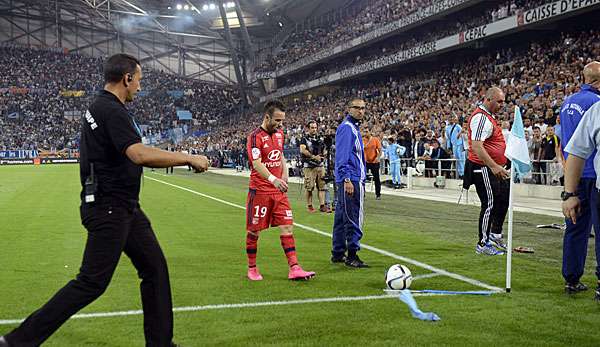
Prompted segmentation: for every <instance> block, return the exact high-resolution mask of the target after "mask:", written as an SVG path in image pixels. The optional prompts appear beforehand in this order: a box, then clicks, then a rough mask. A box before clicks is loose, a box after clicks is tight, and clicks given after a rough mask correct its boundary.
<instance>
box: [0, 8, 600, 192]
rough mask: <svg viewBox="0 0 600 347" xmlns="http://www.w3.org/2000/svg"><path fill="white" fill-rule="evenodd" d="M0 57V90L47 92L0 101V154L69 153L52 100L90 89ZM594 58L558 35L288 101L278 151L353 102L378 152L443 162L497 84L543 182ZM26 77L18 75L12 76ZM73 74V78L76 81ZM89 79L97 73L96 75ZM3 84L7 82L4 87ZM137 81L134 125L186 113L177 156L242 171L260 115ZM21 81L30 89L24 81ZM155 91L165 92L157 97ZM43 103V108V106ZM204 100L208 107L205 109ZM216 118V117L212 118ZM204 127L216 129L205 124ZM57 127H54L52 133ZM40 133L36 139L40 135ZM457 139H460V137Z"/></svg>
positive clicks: (222, 93) (326, 128) (206, 95)
mask: <svg viewBox="0 0 600 347" xmlns="http://www.w3.org/2000/svg"><path fill="white" fill-rule="evenodd" d="M528 3H529V4H531V2H528ZM503 11H504V10H503ZM500 15H501V16H503V15H505V13H503V14H500ZM25 51H27V49H25ZM0 52H1V53H2V54H0V73H1V76H2V77H1V78H2V80H1V81H2V84H1V85H0V88H3V87H7V86H13V85H15V84H10V83H11V81H12V83H14V81H17V80H18V81H19V82H18V83H19V84H17V85H16V86H19V87H27V86H28V88H47V89H49V90H54V91H55V93H54V94H44V93H43V92H39V93H28V94H6V92H2V93H0V114H1V115H6V114H8V113H10V112H11V110H12V111H14V110H15V109H18V110H21V113H22V114H23V116H22V117H21V118H20V119H19V120H18V121H17V122H16V123H15V121H14V120H11V119H9V118H7V117H6V116H3V117H0V129H1V130H0V149H2V148H3V147H4V148H6V147H14V146H15V144H17V145H19V144H25V145H27V144H35V145H36V146H38V147H39V146H46V145H48V146H52V145H55V144H56V143H60V144H61V145H62V146H67V145H69V144H71V145H73V142H74V137H72V136H73V135H74V134H75V133H76V132H77V128H78V121H79V120H78V119H76V120H75V121H74V122H75V123H70V121H69V120H68V119H66V118H64V117H63V113H62V112H63V111H64V109H65V108H66V109H71V108H77V107H79V106H81V102H80V100H82V99H81V98H65V97H60V96H59V94H57V93H56V90H57V89H61V88H67V87H69V88H72V87H73V85H75V84H74V83H81V84H78V85H77V86H85V85H86V84H87V85H88V86H91V87H95V86H94V85H93V84H92V83H91V82H90V81H87V82H86V81H82V82H77V81H76V82H72V81H69V80H68V79H65V80H62V79H59V80H58V81H59V82H56V81H51V80H50V79H35V78H33V76H35V75H36V73H30V74H29V75H27V76H32V77H22V78H21V79H19V78H18V76H16V74H15V73H14V72H13V70H11V69H10V68H9V67H7V64H6V63H4V62H6V61H10V59H14V58H11V57H10V55H11V54H13V53H10V52H7V51H6V50H2V49H0ZM22 54H29V56H28V59H30V60H31V59H33V60H34V62H35V59H40V60H44V59H45V58H44V57H43V55H44V54H49V55H55V54H56V55H57V57H56V59H55V60H57V61H59V60H60V59H59V57H60V54H63V55H64V53H57V52H41V53H37V54H38V55H37V56H38V57H41V58H34V57H35V56H36V55H35V54H36V53H35V52H22ZM6 56H9V57H6ZM65 56H68V55H65ZM599 56H600V31H599V30H588V31H579V32H575V33H562V34H557V35H556V36H555V38H554V39H551V40H543V41H540V42H533V43H530V44H529V45H528V46H527V48H521V47H515V48H514V49H506V48H499V49H496V50H494V49H490V50H487V51H484V53H482V54H481V55H479V56H478V57H477V58H476V59H475V60H468V61H467V60H465V61H460V62H455V61H449V62H448V63H447V64H446V65H439V66H422V68H421V69H419V70H417V71H418V72H410V73H403V74H401V75H400V74H399V76H394V75H393V74H392V75H391V76H390V77H388V78H386V79H384V80H381V79H378V80H368V79H362V80H361V81H349V82H347V83H346V85H341V86H338V87H337V88H333V89H330V90H329V91H327V92H326V94H321V95H318V94H317V95H313V96H312V97H311V98H306V97H303V98H298V99H294V101H293V102H291V103H290V104H288V110H287V115H286V120H285V122H284V125H285V132H286V148H287V149H288V150H290V149H291V150H294V149H297V147H298V144H299V141H300V139H301V137H302V136H303V135H304V132H305V126H306V123H307V121H308V120H316V121H317V122H318V123H319V126H320V131H321V134H326V133H327V134H331V133H332V132H333V130H334V129H335V128H336V127H337V125H338V124H339V122H340V121H341V120H342V119H343V118H344V117H345V113H346V105H347V102H348V101H349V100H350V99H351V98H352V97H356V96H358V97H361V98H364V99H365V100H366V101H367V112H366V115H367V118H366V120H365V123H366V125H368V126H369V127H370V128H371V131H372V133H373V134H374V135H375V136H378V137H379V138H380V139H381V140H382V143H383V144H384V145H385V144H386V143H387V141H388V139H389V138H390V137H393V138H394V139H395V140H396V141H397V142H398V143H399V144H400V145H402V146H404V147H406V149H407V151H406V153H405V155H404V156H405V157H406V158H423V157H427V156H428V155H429V158H431V159H434V157H437V158H442V157H451V155H452V153H449V152H445V154H444V149H445V148H447V146H446V139H445V135H446V132H445V131H444V130H445V128H446V127H447V126H448V124H449V120H450V119H451V118H453V117H456V118H457V119H458V121H459V124H460V125H463V126H464V124H463V122H464V121H465V120H466V119H467V118H468V116H469V115H470V113H471V112H472V110H473V109H474V108H475V105H476V104H477V103H478V102H479V101H481V100H482V94H483V92H484V91H485V90H486V89H487V88H488V87H489V86H491V85H498V86H499V87H501V88H502V89H503V90H504V91H505V93H506V96H507V107H506V108H505V109H504V110H503V111H502V112H501V113H500V115H499V116H500V119H501V121H502V125H503V128H504V129H505V131H508V130H509V129H510V122H509V121H510V120H511V119H512V114H513V111H514V105H518V106H519V107H520V108H521V112H522V114H523V117H524V122H525V127H526V130H527V139H528V143H529V147H530V154H531V158H532V159H533V160H534V170H536V171H538V172H540V171H545V172H547V173H549V174H550V173H551V172H550V171H551V167H550V166H551V165H542V163H540V162H539V161H540V160H543V161H550V162H556V163H557V164H560V158H559V157H557V153H556V151H553V150H552V149H551V148H549V147H548V146H547V145H546V144H547V143H548V141H549V139H550V138H551V137H553V136H554V135H553V134H554V133H555V134H556V135H557V137H558V138H560V120H559V117H558V115H559V112H560V106H561V104H562V102H563V101H564V98H565V97H566V96H567V95H570V94H572V93H574V92H576V91H577V90H578V88H579V86H580V85H581V83H582V82H583V81H582V80H581V77H580V72H581V70H582V68H583V66H584V65H585V64H586V63H587V62H589V61H590V60H593V59H597V57H599ZM32 57H33V58H32ZM68 59H74V60H77V59H82V60H83V61H85V63H82V64H87V65H86V66H87V67H88V68H90V69H91V70H94V68H92V67H95V65H94V64H95V63H93V62H89V61H87V60H85V59H83V58H76V57H69V58H68ZM90 59H91V58H90ZM30 60H27V61H30ZM40 63H42V62H40ZM97 63H98V62H96V64H97ZM10 64H12V65H15V66H16V65H18V64H24V63H23V62H22V61H21V62H19V58H16V60H12V62H10ZM46 64H52V60H50V63H48V62H46ZM56 64H58V65H60V63H56ZM53 68H60V67H57V66H52V65H48V66H45V69H53ZM63 68H64V70H59V71H65V73H66V71H67V69H69V67H63ZM98 68H99V67H98ZM31 69H32V70H36V69H37V68H35V64H32V67H31ZM25 70H26V69H25V68H21V69H20V70H18V71H21V72H24V71H25ZM74 70H75V69H73V71H72V72H75V71H74ZM41 73H42V72H41V71H38V72H37V74H41ZM95 73H96V74H98V72H97V71H96V72H95ZM9 75H10V76H12V77H8V78H7V77H6V76H9ZM91 76H94V75H92V74H91V75H90V77H89V78H92V77H91ZM145 76H146V77H145V78H144V81H143V83H144V84H143V87H144V89H150V90H152V92H149V93H148V95H146V96H145V97H144V99H142V98H140V99H139V100H138V101H137V102H136V103H135V105H132V106H133V107H132V110H134V112H135V114H136V117H137V118H138V119H141V120H142V121H141V122H140V123H142V124H144V123H145V124H147V125H150V127H151V128H152V127H155V128H156V129H162V128H163V127H166V126H168V125H169V124H171V123H172V121H173V118H172V117H173V115H172V114H173V112H174V110H175V107H178V105H184V106H185V107H187V108H189V109H190V110H194V111H193V113H194V117H195V118H196V117H197V119H198V120H199V121H200V123H201V124H202V125H203V126H206V128H205V129H206V130H209V131H210V132H209V133H208V135H203V136H197V137H194V136H192V137H188V138H187V139H185V141H184V142H182V143H180V144H179V146H180V147H179V148H180V149H185V150H186V151H188V152H191V153H206V154H209V155H211V159H213V164H214V165H216V166H221V165H224V164H227V163H232V162H233V163H235V164H236V165H245V163H246V160H247V159H246V155H245V150H246V140H245V139H246V136H247V135H248V133H249V132H250V131H251V130H252V129H254V128H256V127H258V126H259V125H260V123H261V121H262V115H261V114H253V115H250V116H242V117H240V116H238V117H236V118H235V120H231V119H227V118H223V117H221V116H220V115H221V111H219V110H221V109H219V108H218V107H220V106H222V107H225V108H226V107H232V106H233V105H235V104H236V99H237V97H236V94H235V92H234V91H233V90H231V89H228V88H225V87H217V86H215V85H207V84H205V83H202V82H197V81H188V80H184V79H176V78H174V77H173V76H169V75H165V74H161V73H158V72H151V71H149V72H147V73H146V75H145ZM28 78H31V80H29V81H28V80H27V79H28ZM97 78H100V77H97ZM99 80H101V78H100V79H99ZM53 83H56V84H53ZM61 83H64V84H62V85H61ZM50 87H53V88H54V89H52V88H50ZM161 88H162V89H161ZM170 88H178V89H186V88H188V89H192V90H194V92H195V93H196V94H195V95H187V96H185V97H184V98H183V99H177V98H173V97H171V96H169V94H167V93H166V90H170ZM160 90H163V91H165V92H164V93H161V92H159V91H160ZM49 95H51V96H49ZM45 97H46V98H48V100H50V101H47V100H44V98H45ZM161 98H164V99H161ZM188 98H189V99H188ZM211 98H214V101H211V100H212V99H211ZM207 100H209V101H207ZM211 107H212V109H211ZM84 109H85V107H84V106H83V110H84ZM215 109H216V110H217V112H214V110H215ZM223 112H224V111H223ZM213 118H214V119H215V120H216V121H215V122H212V121H211V122H209V121H208V120H210V119H213ZM25 120H27V121H25ZM56 124H59V126H55V125H56ZM39 129H45V130H44V131H43V132H42V131H40V130H39ZM463 131H466V128H464V129H463ZM544 139H546V141H545V142H544ZM44 141H46V142H48V143H45V142H44ZM24 147H26V146H24ZM439 148H441V149H442V150H440V149H439ZM536 163H537V164H536ZM557 166H560V165H557ZM554 169H556V168H554ZM554 169H553V170H554ZM558 171H559V170H558ZM553 176H556V175H553ZM555 178H556V177H554V178H553V179H550V180H543V179H541V176H538V177H533V178H530V179H531V180H532V181H534V182H536V183H552V181H555V180H556V179H555Z"/></svg>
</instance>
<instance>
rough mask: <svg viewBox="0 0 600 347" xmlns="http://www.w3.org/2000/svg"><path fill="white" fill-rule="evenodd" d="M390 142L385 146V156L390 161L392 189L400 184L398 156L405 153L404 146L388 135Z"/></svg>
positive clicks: (397, 187)
mask: <svg viewBox="0 0 600 347" xmlns="http://www.w3.org/2000/svg"><path fill="white" fill-rule="evenodd" d="M389 141H390V144H389V145H388V146H387V147H386V148H385V157H386V158H387V159H388V160H389V161H390V176H392V184H393V185H394V189H399V188H400V184H401V183H402V182H401V181H400V175H401V174H400V157H401V156H403V155H404V153H406V147H404V146H400V145H399V144H397V143H396V139H394V138H393V137H390V139H389Z"/></svg>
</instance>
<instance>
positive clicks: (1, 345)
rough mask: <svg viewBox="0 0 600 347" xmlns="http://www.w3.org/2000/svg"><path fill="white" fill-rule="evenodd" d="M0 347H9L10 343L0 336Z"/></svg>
mask: <svg viewBox="0 0 600 347" xmlns="http://www.w3.org/2000/svg"><path fill="white" fill-rule="evenodd" d="M0 347H9V346H8V342H6V340H5V339H4V336H0Z"/></svg>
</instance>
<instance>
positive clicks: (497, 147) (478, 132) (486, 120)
mask: <svg viewBox="0 0 600 347" xmlns="http://www.w3.org/2000/svg"><path fill="white" fill-rule="evenodd" d="M468 134H469V148H473V144H472V142H473V141H483V148H484V149H485V151H486V152H487V153H488V154H489V156H490V157H491V158H492V160H494V161H495V162H496V163H497V164H498V165H501V166H504V164H506V162H507V159H506V157H505V156H504V151H505V150H506V142H505V140H504V135H502V128H501V127H500V125H498V122H496V118H495V117H494V116H493V115H492V114H491V113H490V112H489V111H488V110H486V109H485V107H483V106H479V107H477V108H476V109H475V111H474V112H473V114H471V117H469V131H468ZM469 160H470V161H471V162H473V163H476V164H479V165H485V164H484V163H483V161H482V160H481V159H479V158H478V157H477V155H476V154H475V152H474V151H469Z"/></svg>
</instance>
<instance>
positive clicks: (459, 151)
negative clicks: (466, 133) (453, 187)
mask: <svg viewBox="0 0 600 347" xmlns="http://www.w3.org/2000/svg"><path fill="white" fill-rule="evenodd" d="M461 131H462V128H461V127H460V125H459V124H458V116H456V115H453V116H451V117H450V124H448V126H446V147H447V148H448V151H450V152H451V153H452V155H453V156H454V158H455V159H456V171H457V172H458V177H459V178H462V176H463V175H464V174H465V148H464V144H463V138H462V136H461Z"/></svg>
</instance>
